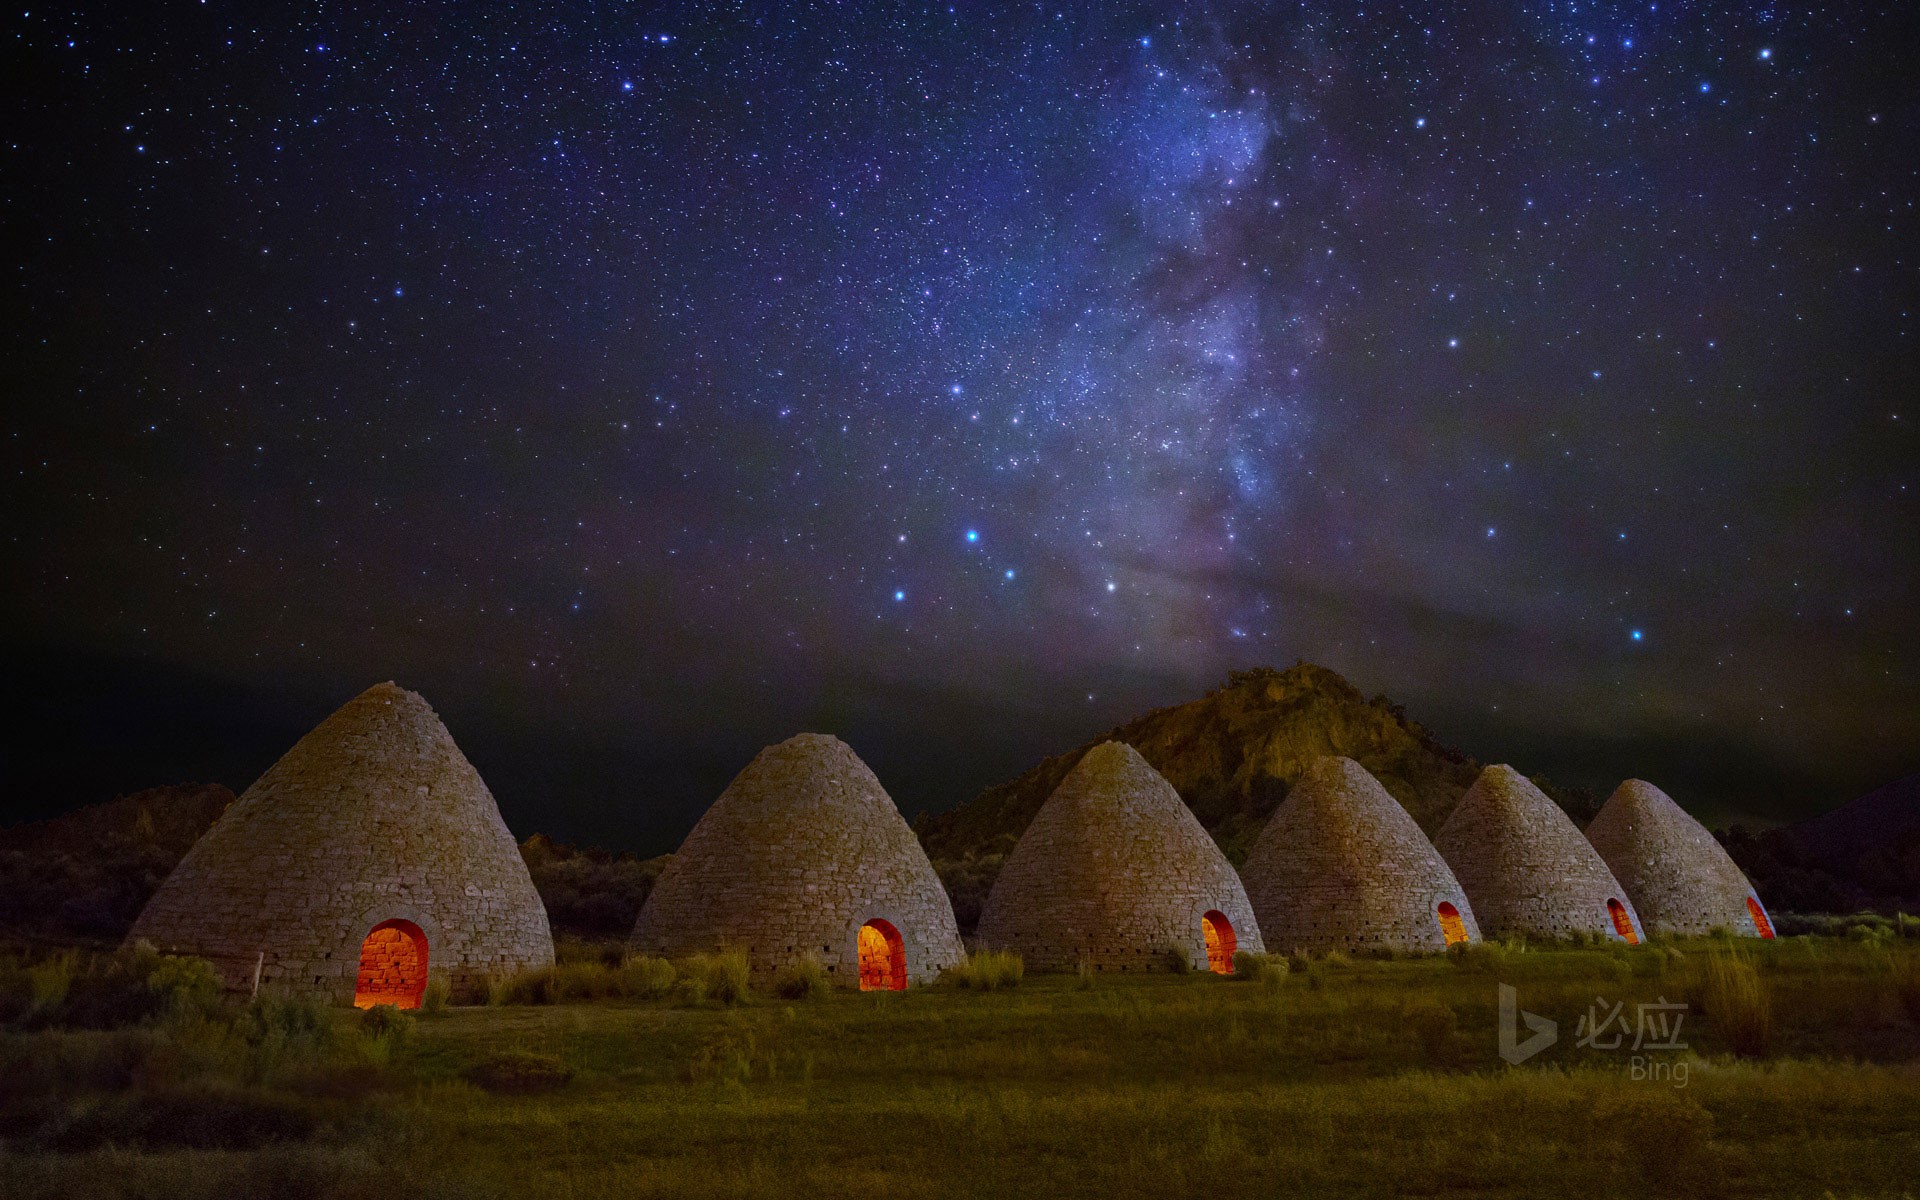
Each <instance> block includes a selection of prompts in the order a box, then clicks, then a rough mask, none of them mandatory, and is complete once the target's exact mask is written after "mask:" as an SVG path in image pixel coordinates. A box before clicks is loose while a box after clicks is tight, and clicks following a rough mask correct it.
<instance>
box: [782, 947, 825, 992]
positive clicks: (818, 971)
mask: <svg viewBox="0 0 1920 1200" xmlns="http://www.w3.org/2000/svg"><path fill="white" fill-rule="evenodd" d="M832 986H833V985H832V984H831V983H830V982H829V981H828V979H827V969H826V968H825V967H823V966H821V965H820V960H819V959H817V958H815V957H814V956H813V955H811V954H809V955H807V956H806V957H805V958H800V959H796V960H794V961H793V962H790V963H788V964H787V965H786V966H784V967H781V968H780V972H779V974H777V975H775V976H774V977H773V994H774V995H776V996H778V997H780V998H781V999H782V1000H810V999H812V998H813V997H815V996H824V995H826V994H827V992H828V991H829V990H831V989H832Z"/></svg>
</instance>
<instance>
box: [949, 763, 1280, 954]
mask: <svg viewBox="0 0 1920 1200" xmlns="http://www.w3.org/2000/svg"><path fill="white" fill-rule="evenodd" d="M1210 910H1217V911H1219V912H1221V913H1222V914H1224V915H1225V916H1226V918H1227V920H1228V921H1229V922H1230V923H1231V924H1232V926H1233V932H1234V938H1235V941H1236V942H1237V944H1238V947H1239V948H1240V949H1242V950H1249V951H1253V952H1255V953H1259V952H1261V951H1262V950H1264V948H1265V946H1264V943H1263V942H1262V941H1261V937H1260V925H1259V922H1258V921H1257V920H1256V919H1255V917H1254V912H1253V908H1252V906H1251V905H1249V904H1248V903H1247V894H1246V890H1245V889H1244V888H1243V887H1242V886H1241V883H1240V877H1239V876H1238V875H1237V874H1235V873H1234V870H1233V865H1232V864H1231V863H1229V862H1228V861H1227V860H1226V856H1225V855H1223V854H1221V853H1220V849H1219V847H1218V846H1216V845H1215V844H1214V841H1213V839H1212V838H1211V837H1209V836H1208V835H1207V831H1206V830H1205V829H1204V828H1202V827H1201V825H1200V822H1199V821H1198V820H1196V819H1195V818H1194V815H1193V813H1192V812H1191V811H1189V810H1188V808H1187V806H1186V804H1185V802H1183V801H1182V800H1181V799H1180V796H1179V794H1178V793H1177V792H1175V791H1174V790H1173V785H1171V784H1169V783H1168V782H1167V781H1166V780H1165V779H1163V778H1161V777H1160V774H1159V773H1158V772H1157V771H1155V770H1154V769H1153V768H1152V767H1151V766H1149V765H1148V764H1147V761H1146V759H1144V758H1142V757H1140V754H1139V752H1138V751H1136V750H1134V749H1133V748H1132V747H1131V746H1128V745H1126V744H1124V743H1121V742H1105V743H1103V744H1101V745H1099V746H1096V747H1094V748H1093V749H1092V750H1089V751H1088V752H1087V753H1086V755H1085V756H1084V757H1082V758H1081V760H1080V761H1079V763H1078V764H1077V765H1075V766H1074V768H1073V770H1072V771H1070V772H1069V773H1068V774H1067V777H1066V778H1065V779H1063V780H1061V782H1060V786H1059V787H1057V788H1055V789H1054V792H1053V794H1052V795H1051V796H1050V797H1048V799H1047V802H1046V803H1045V804H1043V805H1041V806H1040V811H1039V812H1038V813H1036V814H1035V815H1034V818H1033V822H1032V823H1031V824H1030V825H1028V826H1027V831H1026V833H1025V834H1023V835H1022V836H1021V838H1020V842H1019V844H1018V845H1016V846H1015V847H1014V849H1013V853H1012V854H1010V855H1008V856H1007V861H1006V865H1005V866H1004V867H1002V868H1001V870H1000V876H999V878H998V879H997V880H996V881H995V882H994V886H993V891H992V892H991V893H989V894H988V896H987V902H986V906H985V907H984V908H983V909H982V910H981V914H980V940H981V942H982V943H983V944H985V945H987V946H991V947H994V948H996V949H1008V950H1015V951H1018V952H1019V954H1020V955H1021V957H1022V958H1024V959H1025V960H1026V964H1027V967H1028V968H1029V969H1031V970H1035V971H1072V970H1076V969H1078V968H1079V966H1080V965H1081V964H1082V963H1084V964H1085V965H1086V966H1087V967H1088V968H1089V969H1091V970H1096V971H1158V970H1166V969H1167V968H1168V966H1169V965H1170V955H1171V954H1172V953H1174V952H1178V953H1180V954H1182V955H1184V956H1185V957H1186V960H1187V962H1188V963H1189V964H1191V965H1192V966H1193V967H1194V968H1195V969H1196V970H1198V969H1204V964H1205V963H1206V961H1207V945H1206V938H1205V933H1204V931H1203V930H1202V928H1201V924H1200V919H1201V917H1202V916H1204V915H1205V914H1206V913H1207V912H1208V911H1210Z"/></svg>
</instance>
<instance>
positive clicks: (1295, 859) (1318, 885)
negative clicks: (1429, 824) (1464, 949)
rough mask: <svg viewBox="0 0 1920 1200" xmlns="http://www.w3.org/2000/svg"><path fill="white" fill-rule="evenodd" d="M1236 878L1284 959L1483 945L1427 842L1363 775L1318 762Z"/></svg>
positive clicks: (1357, 769)
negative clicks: (1303, 953) (1290, 953)
mask: <svg viewBox="0 0 1920 1200" xmlns="http://www.w3.org/2000/svg"><path fill="white" fill-rule="evenodd" d="M1240 878H1241V879H1243V880H1244V881H1245V882H1246V885H1247V899H1248V900H1249V901H1251V902H1252V904H1253V913H1254V916H1255V917H1257V918H1259V921H1260V933H1261V936H1262V937H1264V938H1265V939H1266V941H1267V944H1268V945H1270V946H1273V947H1275V948H1276V949H1279V950H1296V949H1298V950H1322V951H1324V950H1368V949H1391V950H1401V951H1437V950H1444V949H1446V948H1447V946H1449V945H1451V944H1453V943H1454V942H1463V941H1468V940H1471V939H1474V938H1477V937H1478V936H1479V933H1478V927H1477V926H1476V925H1475V923H1474V919H1473V909H1472V907H1471V906H1470V905H1469V904H1468V902H1467V895H1466V892H1465V891H1464V890H1462V888H1461V887H1460V884H1459V883H1458V882H1457V881H1456V880H1455V879H1454V877H1453V872H1452V870H1450V869H1449V868H1448V867H1447V864H1446V860H1444V859H1442V858H1441V857H1440V853H1439V851H1437V850H1435V849H1434V848H1433V843H1432V842H1429V841H1428V840H1427V835H1426V834H1424V833H1421V832H1420V827H1419V826H1418V825H1416V824H1414V821H1413V818H1412V817H1410V816H1408V815H1407V811H1406V810H1405V809H1404V808H1401V807H1400V803H1399V801H1397V800H1395V799H1394V798H1393V797H1392V796H1391V795H1389V794H1388V792H1387V789H1386V788H1384V787H1381V786H1380V782H1379V781H1378V780H1377V779H1375V778H1374V777H1373V776H1372V775H1370V774H1368V773H1367V770H1366V768H1364V767H1362V766H1361V765H1360V764H1359V763H1357V762H1354V761H1353V760H1352V759H1350V758H1336V757H1327V758H1321V759H1318V760H1316V761H1315V762H1314V763H1313V764H1312V765H1311V766H1310V767H1308V768H1307V770H1306V773H1305V774H1304V775H1302V776H1301V778H1300V780H1299V782H1297V783H1295V784H1294V785H1293V789H1292V790H1291V791H1289V792H1288V793H1287V798H1286V800H1285V801H1284V802H1282V803H1281V805H1280V807H1279V809H1278V810H1276V811H1275V812H1274V814H1273V817H1272V819H1271V820H1269V821H1268V822H1267V825H1266V828H1265V829H1263V830H1262V831H1261V833H1260V837H1259V839H1258V840H1257V841H1256V842H1255V843H1254V846H1253V851H1252V853H1250V854H1249V855H1248V856H1247V862H1246V865H1245V866H1243V867H1242V868H1241V869H1240Z"/></svg>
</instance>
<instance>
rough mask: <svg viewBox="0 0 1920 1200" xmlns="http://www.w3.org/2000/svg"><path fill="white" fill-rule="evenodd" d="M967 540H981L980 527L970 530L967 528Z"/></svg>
mask: <svg viewBox="0 0 1920 1200" xmlns="http://www.w3.org/2000/svg"><path fill="white" fill-rule="evenodd" d="M967 540H968V541H969V542H977V541H979V540H980V531H979V530H978V529H969V530H967Z"/></svg>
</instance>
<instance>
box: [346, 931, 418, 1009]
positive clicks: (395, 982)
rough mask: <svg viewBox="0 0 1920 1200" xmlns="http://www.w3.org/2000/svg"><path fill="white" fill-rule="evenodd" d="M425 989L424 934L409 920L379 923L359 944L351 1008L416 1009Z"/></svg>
mask: <svg viewBox="0 0 1920 1200" xmlns="http://www.w3.org/2000/svg"><path fill="white" fill-rule="evenodd" d="M426 990H427V935H426V934H424V933H422V932H420V927H419V926H418V925H415V924H414V923H413V922H412V921H382V922H380V923H379V924H378V925H375V926H374V927H373V931H372V932H371V933H369V934H367V937H366V940H365V941H363V942H361V943H360V974H359V977H358V978H357V979H356V980H355V981H354V985H353V1006H354V1007H355V1008H372V1007H373V1006H374V1005H376V1004H391V1005H393V1006H395V1007H396V1008H419V1007H420V997H421V996H422V995H424V994H425V992H426Z"/></svg>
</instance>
